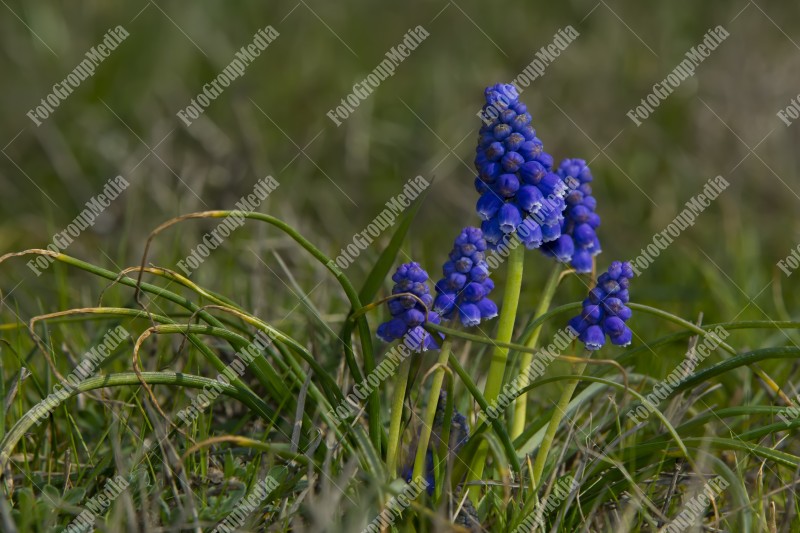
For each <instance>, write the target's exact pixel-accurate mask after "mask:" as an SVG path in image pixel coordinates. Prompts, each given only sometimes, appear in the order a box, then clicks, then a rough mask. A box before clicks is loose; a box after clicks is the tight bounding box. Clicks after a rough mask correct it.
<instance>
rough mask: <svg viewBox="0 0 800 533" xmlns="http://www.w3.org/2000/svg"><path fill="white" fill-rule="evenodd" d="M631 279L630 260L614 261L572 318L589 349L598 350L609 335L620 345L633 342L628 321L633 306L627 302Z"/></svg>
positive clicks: (573, 326)
mask: <svg viewBox="0 0 800 533" xmlns="http://www.w3.org/2000/svg"><path fill="white" fill-rule="evenodd" d="M632 278H633V269H632V268H631V264H630V263H628V262H627V261H626V262H624V263H620V262H619V261H614V262H613V263H611V266H610V267H609V268H608V271H607V272H603V273H602V274H601V275H600V277H599V278H597V285H596V286H595V287H594V288H593V289H592V290H591V291H589V297H588V298H586V299H585V300H584V301H583V310H582V311H581V314H579V315H578V316H576V317H573V318H572V320H570V321H569V325H570V326H571V327H572V328H573V329H574V330H575V331H577V332H578V335H579V336H578V339H579V340H581V341H582V342H583V343H584V344H585V345H586V349H587V350H599V349H600V348H601V347H602V346H603V344H605V340H606V338H605V337H606V335H608V337H609V338H610V339H611V342H612V344H616V345H617V346H627V345H629V344H630V343H631V339H632V338H633V333H632V332H631V330H630V328H629V327H628V326H627V325H626V324H625V322H627V321H628V319H629V318H630V317H631V309H630V307H628V306H627V305H626V304H627V303H628V301H629V298H628V284H629V283H630V280H631V279H632Z"/></svg>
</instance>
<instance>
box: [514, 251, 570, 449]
mask: <svg viewBox="0 0 800 533" xmlns="http://www.w3.org/2000/svg"><path fill="white" fill-rule="evenodd" d="M561 270H562V269H561V265H560V264H558V263H557V264H556V266H555V267H553V271H552V272H551V273H550V278H548V280H547V285H545V287H544V292H543V293H542V299H541V300H539V307H537V309H536V314H534V315H533V319H534V320H536V319H537V318H539V317H540V316H542V315H544V314H545V313H547V310H548V309H550V302H552V301H553V296H554V295H555V293H556V289H557V288H558V282H559V280H560V279H561ZM541 331H542V325H541V324H539V325H538V326H536V329H534V330H533V333H532V334H531V336H530V338H529V339H528V342H527V343H525V345H526V346H527V347H528V348H536V343H537V342H539V333H541ZM532 362H533V354H532V353H530V352H525V353H523V354H522V359H521V360H520V365H519V368H520V371H524V369H526V368H528V367H529V366H530V365H531V363H532ZM527 399H528V395H527V394H522V395H521V396H520V397H519V398H517V401H516V403H515V404H514V421H513V423H512V425H511V438H512V439H516V438H517V437H519V436H520V435H522V432H523V430H524V429H525V414H526V410H527V406H528V404H527Z"/></svg>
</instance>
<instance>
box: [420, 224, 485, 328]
mask: <svg viewBox="0 0 800 533" xmlns="http://www.w3.org/2000/svg"><path fill="white" fill-rule="evenodd" d="M486 248H487V243H486V239H485V238H484V236H483V232H482V231H481V230H480V229H479V228H473V227H467V228H464V229H463V230H462V231H461V233H460V234H459V235H458V237H456V240H455V242H454V243H453V250H452V251H451V252H450V258H449V260H448V261H447V262H446V263H445V264H444V266H443V267H442V272H443V274H444V277H443V278H442V279H440V280H439V282H438V283H437V284H436V293H437V295H436V299H435V300H434V302H433V310H434V311H435V312H436V313H439V314H440V315H441V316H442V318H445V319H448V320H450V319H454V318H456V317H458V319H459V320H460V321H461V324H462V325H463V326H465V327H470V326H477V325H478V324H480V323H481V320H488V319H490V318H494V317H496V316H497V305H495V303H494V302H493V301H492V300H490V299H489V297H488V295H489V293H490V292H492V289H494V283H493V282H492V280H491V279H489V265H487V264H486V261H485V255H484V254H485V252H486Z"/></svg>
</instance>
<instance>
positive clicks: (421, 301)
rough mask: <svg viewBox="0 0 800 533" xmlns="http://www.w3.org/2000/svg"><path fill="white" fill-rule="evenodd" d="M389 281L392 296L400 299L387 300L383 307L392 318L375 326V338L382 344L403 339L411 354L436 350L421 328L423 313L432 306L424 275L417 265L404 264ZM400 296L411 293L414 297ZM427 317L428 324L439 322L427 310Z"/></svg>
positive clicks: (436, 343)
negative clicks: (392, 285)
mask: <svg viewBox="0 0 800 533" xmlns="http://www.w3.org/2000/svg"><path fill="white" fill-rule="evenodd" d="M392 281H394V283H395V285H394V287H393V288H392V294H403V296H398V297H396V298H392V299H391V300H389V302H388V304H387V305H388V307H389V313H391V315H392V318H391V319H389V320H388V321H386V322H384V323H383V324H381V325H380V326H378V331H377V333H378V337H380V338H381V339H383V340H385V341H386V342H392V341H395V340H398V339H403V342H404V343H405V345H406V346H407V347H408V348H409V349H410V350H412V351H417V352H419V351H424V350H438V349H439V344H438V342H437V339H435V338H434V336H433V335H431V334H430V333H428V332H427V331H426V330H425V328H423V327H422V325H423V324H424V323H425V321H426V317H425V313H426V311H427V310H428V309H430V308H431V306H432V305H433V296H432V295H431V291H430V289H429V288H428V284H427V282H428V273H427V272H425V271H424V270H423V269H422V267H420V266H419V263H414V262H411V263H405V264H402V265H400V266H399V267H397V270H396V271H395V273H394V275H393V276H392ZM404 293H409V294H413V295H414V296H416V298H414V296H410V295H409V294H404ZM417 298H418V299H417ZM427 315H428V316H427V321H428V322H430V323H431V324H439V323H440V322H441V318H440V317H439V314H438V313H436V312H434V311H430V312H428V313H427ZM409 333H410V334H409Z"/></svg>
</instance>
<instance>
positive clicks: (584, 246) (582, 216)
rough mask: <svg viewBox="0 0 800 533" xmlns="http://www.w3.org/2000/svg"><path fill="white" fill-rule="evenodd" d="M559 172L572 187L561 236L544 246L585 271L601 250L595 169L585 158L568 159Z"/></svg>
mask: <svg viewBox="0 0 800 533" xmlns="http://www.w3.org/2000/svg"><path fill="white" fill-rule="evenodd" d="M558 175H559V176H560V177H561V179H562V180H563V181H564V184H565V185H566V186H567V189H568V191H569V192H568V193H567V196H566V198H565V201H566V204H567V208H566V209H565V210H564V222H563V223H562V224H561V236H560V237H559V238H558V239H557V240H555V241H552V242H548V243H545V244H544V245H543V246H542V248H541V250H542V252H543V253H544V254H545V255H549V256H551V257H555V258H556V260H558V261H561V262H562V263H569V264H570V266H572V268H574V269H575V271H576V272H580V273H583V274H585V273H588V272H591V271H592V257H594V256H595V255H597V254H599V253H600V251H601V250H600V240H599V239H598V238H597V227H598V226H599V225H600V216H599V215H598V214H597V213H595V209H596V208H597V201H596V200H595V199H594V196H592V186H591V181H592V172H591V170H589V167H588V166H586V161H584V160H583V159H565V160H564V161H562V162H561V165H560V166H559V167H558Z"/></svg>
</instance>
